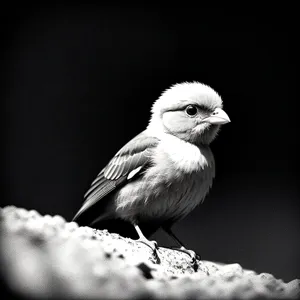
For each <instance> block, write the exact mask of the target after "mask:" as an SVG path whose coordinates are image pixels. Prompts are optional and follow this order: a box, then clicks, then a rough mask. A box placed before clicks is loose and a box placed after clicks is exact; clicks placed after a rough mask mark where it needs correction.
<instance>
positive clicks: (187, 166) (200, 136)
mask: <svg viewBox="0 0 300 300" xmlns="http://www.w3.org/2000/svg"><path fill="white" fill-rule="evenodd" d="M228 122H230V119H229V117H228V115H227V114H226V113H225V111H224V110H223V109H222V99H221V97H220V96H219V94H218V93H217V92H215V91H214V90H213V89H212V88H211V87H209V86H207V85H205V84H202V83H199V82H184V83H180V84H175V85H173V86H171V87H170V88H169V89H167V90H165V91H164V92H163V93H162V94H161V95H160V97H159V98H158V99H157V100H156V101H155V102H154V104H153V106H152V109H151V118H150V121H149V124H148V126H147V128H146V130H144V131H143V132H141V133H140V134H138V135H137V136H135V137H134V138H133V139H132V140H130V141H129V142H128V143H127V144H126V145H125V146H123V147H122V148H121V149H120V150H119V151H118V152H117V153H116V155H115V156H114V157H113V158H112V159H111V160H110V161H109V163H108V164H107V165H106V166H105V167H104V169H102V170H101V172H100V173H99V174H98V176H97V177H96V179H95V180H94V181H93V182H92V184H91V187H90V189H89V190H88V191H87V193H86V194H85V195H84V198H85V201H84V203H83V205H82V207H81V208H80V210H79V211H78V213H77V214H76V215H75V217H74V219H73V221H76V222H77V223H79V224H80V225H89V226H94V225H97V228H102V229H107V230H109V231H110V232H115V233H119V234H120V235H123V236H126V237H131V238H135V237H136V234H137V235H138V237H139V239H138V241H140V242H142V243H144V244H146V245H148V246H149V247H150V248H151V249H152V250H153V253H154V256H155V257H156V261H157V262H159V257H158V254H157V251H156V250H157V243H156V242H155V241H149V240H148V238H149V237H150V236H151V235H152V234H153V233H154V232H156V231H157V230H158V229H160V228H162V229H163V230H164V231H165V232H166V233H167V234H168V235H169V236H171V237H172V238H173V239H174V240H175V241H176V243H177V244H178V245H179V248H178V250H180V251H183V252H186V253H187V254H189V255H190V256H191V257H192V259H193V261H195V258H196V254H195V252H194V251H192V250H187V249H186V247H185V246H184V245H183V243H182V242H181V241H180V240H179V239H178V238H177V237H176V236H175V234H174V233H173V232H172V230H171V227H172V225H173V224H174V223H175V222H178V221H179V220H182V219H183V218H184V217H186V216H187V215H188V214H189V213H190V212H191V211H192V210H193V209H194V208H195V207H196V206H197V205H198V204H200V203H201V202H203V200H204V198H205V196H206V194H207V193H208V191H209V189H210V187H211V185H212V181H213V178H214V176H215V161H214V157H213V154H212V152H211V150H210V148H209V144H210V143H211V142H212V141H213V140H214V138H215V137H216V135H217V133H218V131H219V128H220V125H222V124H225V123H228Z"/></svg>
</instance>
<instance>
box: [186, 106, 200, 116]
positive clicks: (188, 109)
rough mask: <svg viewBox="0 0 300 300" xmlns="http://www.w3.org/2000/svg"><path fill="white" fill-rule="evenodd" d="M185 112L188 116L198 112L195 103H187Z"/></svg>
mask: <svg viewBox="0 0 300 300" xmlns="http://www.w3.org/2000/svg"><path fill="white" fill-rule="evenodd" d="M185 112H186V113H187V115H188V116H190V117H193V116H195V115H196V114H197V113H198V109H197V107H196V106H195V105H189V106H187V107H186V109H185Z"/></svg>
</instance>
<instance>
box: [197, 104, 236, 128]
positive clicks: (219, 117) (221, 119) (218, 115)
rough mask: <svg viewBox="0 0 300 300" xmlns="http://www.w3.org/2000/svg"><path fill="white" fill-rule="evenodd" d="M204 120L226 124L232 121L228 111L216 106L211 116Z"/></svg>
mask: <svg viewBox="0 0 300 300" xmlns="http://www.w3.org/2000/svg"><path fill="white" fill-rule="evenodd" d="M202 121H203V122H208V123H210V124H218V125H221V124H226V123H229V122H230V119H229V117H228V115H227V114H226V112H225V111H224V110H223V109H221V108H216V109H215V110H214V111H213V112H212V113H211V115H210V116H209V117H207V118H205V119H203V120H202Z"/></svg>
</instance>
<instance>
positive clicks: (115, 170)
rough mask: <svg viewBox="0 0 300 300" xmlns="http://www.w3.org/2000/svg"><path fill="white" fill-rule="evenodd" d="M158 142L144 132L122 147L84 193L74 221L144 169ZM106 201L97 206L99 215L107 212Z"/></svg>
mask: <svg viewBox="0 0 300 300" xmlns="http://www.w3.org/2000/svg"><path fill="white" fill-rule="evenodd" d="M158 142H159V140H158V139H157V138H155V137H151V136H148V135H147V134H146V133H145V132H142V133H140V134H139V135H137V136H136V137H134V138H133V139H132V140H131V141H129V142H128V143H127V144H126V145H125V146H124V147H122V148H121V149H120V151H118V152H117V154H116V155H115V156H114V157H113V158H112V159H111V160H110V162H109V163H108V164H107V166H106V167H105V168H104V169H103V170H101V172H100V173H99V174H98V176H97V177H96V179H95V180H94V181H93V182H92V184H91V187H90V189H89V190H88V191H87V192H86V194H85V195H84V198H85V201H84V203H83V205H82V207H81V208H80V210H79V211H78V213H77V214H76V215H75V217H74V218H73V221H78V219H80V218H81V217H82V215H83V214H84V213H85V212H86V211H87V210H89V209H90V208H91V207H92V206H94V205H95V204H96V203H97V205H98V203H99V201H100V200H101V199H103V198H104V197H105V196H107V195H108V194H109V193H111V192H112V191H114V190H115V189H116V188H118V187H120V186H123V185H124V184H126V182H128V181H130V180H131V179H132V178H133V177H134V176H135V175H137V174H139V173H140V172H141V170H144V169H145V168H146V167H147V165H148V164H149V162H150V157H151V153H152V151H153V148H154V147H155V146H156V145H157V144H158ZM106 202H107V201H103V203H102V204H103V205H102V204H100V207H98V208H97V211H98V215H101V214H102V213H104V212H105V208H106V205H108V203H106ZM90 221H91V222H92V221H93V220H90Z"/></svg>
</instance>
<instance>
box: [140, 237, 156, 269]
mask: <svg viewBox="0 0 300 300" xmlns="http://www.w3.org/2000/svg"><path fill="white" fill-rule="evenodd" d="M136 241H137V242H139V243H143V244H144V245H147V246H148V247H149V248H151V250H152V251H153V258H154V261H155V263H157V264H160V258H159V255H158V252H157V249H158V246H157V242H156V241H149V240H147V239H144V238H139V239H138V240H136Z"/></svg>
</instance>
